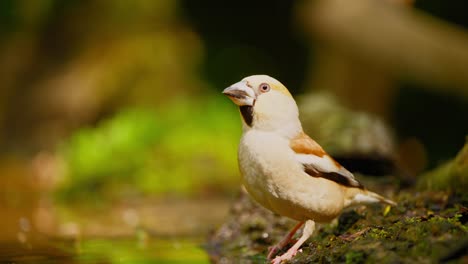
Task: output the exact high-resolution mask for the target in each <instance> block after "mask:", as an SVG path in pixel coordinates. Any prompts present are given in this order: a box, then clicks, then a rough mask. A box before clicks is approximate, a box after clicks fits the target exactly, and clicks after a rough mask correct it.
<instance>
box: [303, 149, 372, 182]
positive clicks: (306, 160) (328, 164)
mask: <svg viewBox="0 0 468 264" xmlns="http://www.w3.org/2000/svg"><path fill="white" fill-rule="evenodd" d="M295 157H296V160H297V161H298V162H299V163H301V164H302V165H303V166H304V169H305V171H306V172H307V173H308V174H311V173H309V172H317V174H318V175H312V176H317V177H324V178H327V179H329V180H332V181H335V182H337V183H340V184H343V185H346V186H352V187H358V188H363V186H362V185H361V184H360V183H359V182H358V181H357V180H356V179H355V178H354V175H353V174H352V173H351V172H349V171H348V170H347V169H345V168H344V167H343V166H341V165H339V164H337V163H336V162H335V161H334V160H333V159H332V158H331V157H330V156H328V155H323V156H322V157H319V156H316V155H313V154H295Z"/></svg>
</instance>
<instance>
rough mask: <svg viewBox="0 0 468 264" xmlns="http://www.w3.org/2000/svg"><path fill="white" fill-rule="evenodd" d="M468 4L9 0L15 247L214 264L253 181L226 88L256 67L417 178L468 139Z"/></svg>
mask: <svg viewBox="0 0 468 264" xmlns="http://www.w3.org/2000/svg"><path fill="white" fill-rule="evenodd" d="M467 11H468V7H467V4H466V1H464V0H452V1H442V0H428V1H411V0H374V1H372V0H356V1H344V0H328V1H319V0H315V1H312V0H311V1H280V0H278V1H276V0H275V1H266V0H265V1H264V0H259V1H255V2H251V1H246V0H237V1H222V2H221V1H214V0H199V1H189V0H157V1H150V0H135V1H126V0H112V1H110V0H99V1H88V0H81V1H80V0H70V1H60V0H37V1H26V0H3V1H0V149H1V153H0V172H1V176H0V186H1V187H0V214H1V217H0V258H3V259H2V260H16V261H21V260H26V261H29V260H38V259H39V260H44V259H48V258H51V259H59V260H61V261H63V262H69V263H74V262H81V261H89V260H90V259H91V260H93V259H95V260H96V259H97V260H99V261H102V263H113V262H122V261H123V262H125V261H129V263H131V262H132V261H135V260H136V259H137V260H141V261H146V260H147V261H148V262H151V263H186V262H187V261H189V262H190V263H207V262H208V257H207V256H206V254H205V253H204V251H203V250H202V248H201V246H200V245H201V244H202V243H203V239H204V238H205V236H206V234H207V233H208V232H209V231H210V230H213V229H214V228H215V227H216V226H217V225H219V224H220V223H222V221H223V219H224V217H225V216H226V214H227V212H228V208H229V203H230V201H231V200H232V199H233V197H235V196H236V195H237V194H238V193H239V191H240V186H239V182H240V180H239V175H238V172H237V158H236V149H237V144H238V140H239V137H240V134H241V125H240V117H239V115H238V112H237V109H236V107H235V106H234V105H233V104H232V103H231V102H230V100H228V99H227V98H224V97H223V96H222V95H221V91H222V90H223V89H224V88H225V87H227V86H229V85H230V84H232V83H234V82H237V81H238V80H240V79H242V78H243V77H245V76H248V75H253V74H268V75H271V76H273V77H275V78H277V79H279V80H280V81H281V82H283V83H284V84H285V85H286V86H287V87H288V88H289V89H290V91H291V92H292V93H293V94H294V95H295V97H296V98H298V102H299V105H300V108H301V117H302V119H303V121H304V127H305V129H306V131H307V132H308V133H309V134H310V135H311V136H312V137H314V138H315V139H316V140H317V141H318V142H319V143H321V144H322V145H323V146H324V148H325V149H327V150H329V152H330V153H332V154H333V155H334V156H336V157H337V159H339V160H340V161H342V162H343V163H345V164H346V165H347V166H350V167H351V168H355V170H356V171H359V169H362V168H363V166H362V164H372V166H370V167H371V169H369V170H368V171H364V172H363V173H364V174H371V175H388V174H390V175H394V177H395V178H399V181H400V182H403V183H404V182H414V181H416V180H417V177H418V175H419V174H421V173H423V172H427V171H430V170H433V169H437V168H438V167H439V166H441V165H442V166H443V165H444V164H446V162H450V160H451V159H453V158H454V157H455V156H456V155H457V153H458V152H459V151H460V150H461V149H462V147H463V145H464V144H465V140H466V136H467V133H468V74H467V70H468V32H467V30H466V28H467V27H468V16H467V15H466V14H467ZM366 162H370V163H366ZM464 164H466V162H465V163H464ZM364 167H365V168H369V166H364ZM464 168H466V165H465V167H464ZM464 172H468V170H466V169H465V171H464ZM397 174H398V175H397ZM463 175H465V174H463ZM463 175H462V176H463ZM207 212H209V213H208V214H207Z"/></svg>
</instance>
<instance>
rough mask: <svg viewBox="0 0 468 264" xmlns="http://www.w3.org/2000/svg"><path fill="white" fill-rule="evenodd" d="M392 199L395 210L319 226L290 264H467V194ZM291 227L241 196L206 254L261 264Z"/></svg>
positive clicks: (407, 193) (354, 212)
mask: <svg viewBox="0 0 468 264" xmlns="http://www.w3.org/2000/svg"><path fill="white" fill-rule="evenodd" d="M392 198H393V199H394V200H395V201H396V202H398V205H397V206H396V207H387V206H385V205H372V206H367V207H364V206H362V207H358V208H354V209H349V210H346V211H344V212H343V214H342V215H341V216H340V217H339V218H338V221H334V222H332V223H331V224H324V225H319V226H318V228H316V231H315V232H314V235H313V236H312V237H311V238H310V239H309V240H308V241H307V242H306V243H305V244H304V245H303V246H302V250H301V252H300V253H298V254H297V255H296V256H295V257H294V258H293V259H292V260H291V261H289V263H468V193H466V192H463V193H452V192H442V191H439V192H434V191H423V192H420V191H416V190H413V189H406V190H401V191H399V192H398V193H397V194H394V195H393V196H392ZM292 226H294V221H292V220H290V219H286V218H285V217H280V216H278V215H274V214H273V213H271V212H270V211H268V210H266V209H264V208H262V207H261V206H260V205H258V204H256V203H255V202H252V200H251V199H250V198H249V197H248V195H247V194H246V193H243V194H242V195H241V196H240V197H239V199H238V200H237V201H236V202H235V203H234V204H233V205H232V208H231V211H230V216H229V218H228V220H227V221H226V222H225V224H224V225H223V226H221V227H220V228H219V229H218V230H217V231H216V232H214V233H213V234H212V235H211V237H210V239H209V243H208V246H207V249H208V252H209V254H210V257H211V260H212V261H213V262H215V263H266V262H267V261H266V254H267V251H268V248H269V247H270V246H272V245H274V244H275V243H277V242H278V241H279V240H280V239H281V238H282V237H283V236H284V235H285V234H286V233H287V232H288V230H289V229H290V228H291V227H292ZM298 233H299V232H298Z"/></svg>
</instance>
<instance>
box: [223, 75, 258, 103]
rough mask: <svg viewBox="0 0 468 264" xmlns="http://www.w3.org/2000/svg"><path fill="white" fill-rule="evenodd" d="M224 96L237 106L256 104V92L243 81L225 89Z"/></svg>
mask: <svg viewBox="0 0 468 264" xmlns="http://www.w3.org/2000/svg"><path fill="white" fill-rule="evenodd" d="M223 94H225V95H227V96H228V97H229V98H230V99H231V100H232V101H233V102H234V103H235V104H236V105H238V106H243V105H248V106H253V105H254V102H255V98H256V96H255V92H254V91H253V89H252V88H251V87H249V86H247V82H245V81H241V82H238V83H235V84H233V85H231V86H229V87H228V88H226V89H224V91H223Z"/></svg>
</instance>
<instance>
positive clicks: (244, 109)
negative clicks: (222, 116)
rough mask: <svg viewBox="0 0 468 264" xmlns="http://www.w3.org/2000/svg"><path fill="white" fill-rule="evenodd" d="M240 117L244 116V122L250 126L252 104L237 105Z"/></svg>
mask: <svg viewBox="0 0 468 264" xmlns="http://www.w3.org/2000/svg"><path fill="white" fill-rule="evenodd" d="M239 110H240V112H241V115H242V118H244V121H245V123H246V124H247V125H248V126H249V127H251V126H252V122H253V106H251V105H243V106H240V107H239Z"/></svg>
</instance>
